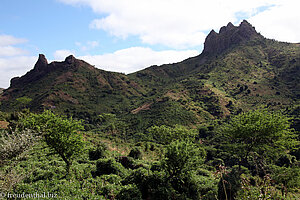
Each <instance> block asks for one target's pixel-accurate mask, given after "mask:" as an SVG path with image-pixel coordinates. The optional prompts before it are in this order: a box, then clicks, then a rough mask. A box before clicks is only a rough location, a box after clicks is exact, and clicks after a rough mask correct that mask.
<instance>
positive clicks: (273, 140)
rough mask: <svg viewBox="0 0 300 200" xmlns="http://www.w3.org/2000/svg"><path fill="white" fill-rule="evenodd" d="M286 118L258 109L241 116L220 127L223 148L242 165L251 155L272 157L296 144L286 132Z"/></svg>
mask: <svg viewBox="0 0 300 200" xmlns="http://www.w3.org/2000/svg"><path fill="white" fill-rule="evenodd" d="M290 120H291V119H290V118H288V117H287V116H285V115H283V114H281V113H279V112H268V110H266V109H259V110H255V111H250V112H247V113H241V114H239V115H237V116H235V117H233V118H232V119H231V121H230V122H229V123H227V124H224V125H222V127H221V131H222V133H221V136H220V135H219V136H218V137H222V136H223V139H224V142H226V147H227V148H228V150H231V152H232V154H234V155H237V156H238V157H239V158H240V161H242V162H243V161H246V160H247V158H248V157H249V154H250V153H251V152H257V153H259V154H260V155H262V154H263V155H264V156H267V155H269V156H271V155H272V156H273V155H276V153H279V152H284V151H285V150H287V149H289V148H291V147H293V146H294V145H296V144H297V141H296V140H295V139H294V138H295V134H294V133H293V130H292V129H291V128H290V125H291V122H290Z"/></svg>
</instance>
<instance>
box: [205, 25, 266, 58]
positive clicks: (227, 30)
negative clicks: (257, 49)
mask: <svg viewBox="0 0 300 200" xmlns="http://www.w3.org/2000/svg"><path fill="white" fill-rule="evenodd" d="M255 37H257V38H259V37H262V36H261V35H260V34H258V33H257V32H256V30H255V28H254V27H253V26H252V25H251V24H250V23H249V22H247V21H246V20H244V21H243V22H242V23H241V24H240V25H239V26H234V25H233V24H232V23H231V22H230V23H228V24H227V26H223V27H222V28H221V29H220V31H219V33H217V32H215V31H214V30H212V31H211V32H210V33H209V34H208V36H207V37H206V39H205V42H204V50H203V53H205V54H220V53H222V52H223V51H225V50H227V49H229V48H230V47H232V46H233V45H238V44H240V43H242V42H246V41H249V40H250V39H252V38H255Z"/></svg>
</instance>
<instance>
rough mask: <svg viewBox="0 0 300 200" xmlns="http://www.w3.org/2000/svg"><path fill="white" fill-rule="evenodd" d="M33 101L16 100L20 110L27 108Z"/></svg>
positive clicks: (27, 99) (24, 98)
mask: <svg viewBox="0 0 300 200" xmlns="http://www.w3.org/2000/svg"><path fill="white" fill-rule="evenodd" d="M31 101H32V99H31V98H29V97H26V96H24V97H19V98H17V99H16V103H17V107H19V108H20V109H23V108H26V106H27V105H28V104H29V103H30V102H31Z"/></svg>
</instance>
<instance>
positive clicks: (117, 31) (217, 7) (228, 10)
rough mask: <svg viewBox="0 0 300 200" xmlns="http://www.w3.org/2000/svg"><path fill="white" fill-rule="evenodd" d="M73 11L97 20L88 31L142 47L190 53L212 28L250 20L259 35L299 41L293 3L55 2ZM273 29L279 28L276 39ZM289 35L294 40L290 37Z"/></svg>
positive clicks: (264, 0)
mask: <svg viewBox="0 0 300 200" xmlns="http://www.w3.org/2000/svg"><path fill="white" fill-rule="evenodd" d="M60 1H61V2H63V3H66V4H70V5H74V6H89V7H91V8H92V9H93V11H94V12H95V13H98V14H99V16H100V15H101V16H103V17H101V18H98V19H94V20H93V21H92V22H91V23H90V28H93V29H100V30H103V31H106V32H109V33H110V34H111V35H113V36H115V37H119V38H127V37H129V36H138V37H139V38H140V40H141V41H142V42H143V43H145V44H150V45H154V44H161V45H165V46H168V47H171V48H177V49H180V48H192V47H195V46H199V45H201V44H202V43H203V42H204V38H205V35H206V33H207V32H208V31H210V30H211V29H218V28H219V27H221V26H223V25H225V24H227V23H228V22H229V21H231V22H233V23H235V24H237V23H239V21H240V20H241V18H245V19H250V22H253V25H254V26H258V29H259V30H260V31H261V33H262V34H263V35H264V34H266V36H272V37H273V38H274V39H281V40H284V41H290V42H294V41H295V39H297V38H299V34H300V24H299V23H297V20H296V19H299V17H300V16H299V13H300V12H299V11H297V10H296V9H299V7H300V2H299V1H298V0H251V1H240V0H227V1H224V0H210V1H204V0H151V1H149V0H111V1H107V0H60ZM276 27H280V28H284V29H283V30H280V31H282V33H279V34H278V30H276ZM291 33H294V35H291Z"/></svg>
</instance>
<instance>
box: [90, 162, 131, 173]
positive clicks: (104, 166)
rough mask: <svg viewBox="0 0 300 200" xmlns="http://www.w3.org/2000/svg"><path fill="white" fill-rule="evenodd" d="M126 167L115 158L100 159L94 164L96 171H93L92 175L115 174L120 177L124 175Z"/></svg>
mask: <svg viewBox="0 0 300 200" xmlns="http://www.w3.org/2000/svg"><path fill="white" fill-rule="evenodd" d="M126 173H127V172H126V169H125V168H124V167H123V166H122V165H121V164H120V163H118V162H116V161H115V159H112V158H109V159H100V160H98V161H97V164H96V171H95V172H94V176H101V175H103V174H117V175H119V176H121V177H124V176H125V175H126Z"/></svg>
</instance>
